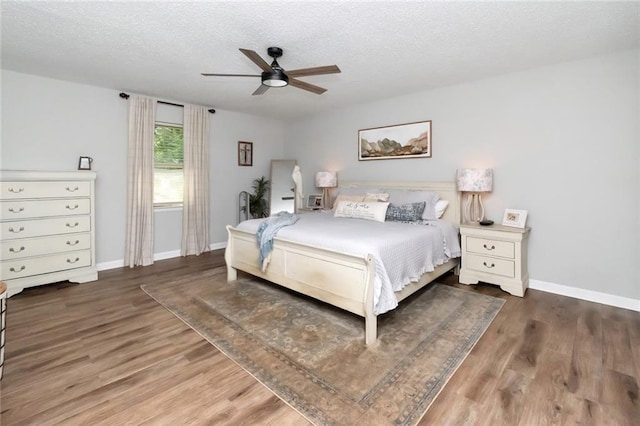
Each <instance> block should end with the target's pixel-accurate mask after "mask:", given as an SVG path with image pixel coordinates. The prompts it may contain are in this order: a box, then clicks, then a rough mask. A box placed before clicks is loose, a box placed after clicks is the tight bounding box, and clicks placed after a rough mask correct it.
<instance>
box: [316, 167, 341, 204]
mask: <svg viewBox="0 0 640 426" xmlns="http://www.w3.org/2000/svg"><path fill="white" fill-rule="evenodd" d="M316 186H317V187H318V188H322V208H323V209H327V208H328V207H329V208H330V206H327V204H329V202H330V200H331V199H330V193H329V191H330V190H331V188H335V187H336V186H338V174H337V173H336V172H317V173H316Z"/></svg>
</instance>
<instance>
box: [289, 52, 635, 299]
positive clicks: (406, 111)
mask: <svg viewBox="0 0 640 426" xmlns="http://www.w3.org/2000/svg"><path fill="white" fill-rule="evenodd" d="M638 63H639V55H638V51H629V52H622V53H617V54H612V55H608V56H604V57H598V58H593V59H590V60H584V61H578V62H570V63H564V64H559V65H556V66H551V67H545V68H538V69H534V70H530V71H527V72H521V73H517V74H510V75H504V76H500V77H495V78H491V79H485V80H482V81H477V82H473V83H468V84H461V85H457V86H452V87H447V88H442V89H438V90H432V91H427V92H419V93H415V94H412V95H409V96H402V97H397V98H394V99H388V100H385V101H380V102H372V103H367V104H362V105H357V106H354V107H350V108H345V109H342V110H337V111H332V112H329V113H326V114H323V115H318V116H313V117H309V118H306V119H304V120H296V121H291V122H290V123H287V133H286V141H287V143H286V150H287V152H288V154H289V156H290V157H291V158H297V160H298V163H299V164H300V166H301V169H302V170H303V173H304V188H305V192H307V193H311V192H317V190H316V189H315V188H314V186H313V174H314V173H315V172H316V171H318V170H336V171H338V172H339V174H338V176H339V178H342V179H345V180H358V179H360V180H373V179H377V180H411V181H420V180H429V181H442V180H453V179H454V177H455V170H456V169H457V168H465V167H482V168H484V167H492V168H493V169H494V190H493V192H492V193H491V194H489V195H487V196H486V197H483V200H484V201H485V206H486V208H487V216H488V217H489V218H491V219H494V220H495V221H496V222H499V221H501V219H502V213H503V211H504V209H505V208H515V209H524V210H527V211H528V212H529V218H528V221H527V225H528V226H531V227H532V232H531V237H530V243H529V272H530V276H531V278H532V280H537V281H538V282H540V283H551V284H556V285H560V286H568V287H571V288H577V289H583V290H586V291H592V292H599V293H605V294H610V295H614V296H619V297H622V298H629V299H632V300H636V301H637V300H640V272H639V267H638V265H639V264H640V262H639V259H640V250H639V241H640V213H639V198H640V176H639V173H638V164H639V160H640V155H639V150H638V146H639V142H640V130H639V117H640V108H639V101H638V97H639V84H638V78H639V75H640V72H639V67H638ZM425 78H428V76H425ZM421 120H432V121H433V147H432V148H433V157H432V158H430V159H397V160H380V161H363V162H359V161H358V159H357V158H358V155H357V133H358V129H364V128H370V127H378V126H384V125H392V124H400V123H407V122H413V121H421Z"/></svg>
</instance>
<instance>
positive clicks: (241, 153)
mask: <svg viewBox="0 0 640 426" xmlns="http://www.w3.org/2000/svg"><path fill="white" fill-rule="evenodd" d="M238 166H253V142H243V141H240V142H238Z"/></svg>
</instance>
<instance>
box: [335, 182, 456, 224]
mask: <svg viewBox="0 0 640 426" xmlns="http://www.w3.org/2000/svg"><path fill="white" fill-rule="evenodd" d="M338 187H339V188H383V189H384V188H390V189H391V188H393V189H407V190H426V191H434V192H436V193H438V195H439V196H440V199H441V200H447V201H449V207H447V210H445V212H444V215H443V216H442V219H445V220H448V221H450V222H453V223H455V224H456V225H459V224H460V222H461V215H460V211H461V206H460V204H461V195H460V193H459V192H458V190H457V188H456V183H455V182H389V181H339V184H338Z"/></svg>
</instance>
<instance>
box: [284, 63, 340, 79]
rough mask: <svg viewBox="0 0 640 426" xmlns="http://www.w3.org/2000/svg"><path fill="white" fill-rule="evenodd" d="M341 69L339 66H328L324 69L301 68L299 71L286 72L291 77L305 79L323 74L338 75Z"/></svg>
mask: <svg viewBox="0 0 640 426" xmlns="http://www.w3.org/2000/svg"><path fill="white" fill-rule="evenodd" d="M340 72H341V71H340V68H338V66H337V65H326V66H324V67H313V68H301V69H299V70H291V71H285V74H287V75H288V76H289V77H305V76H308V75H321V74H338V73H340Z"/></svg>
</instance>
